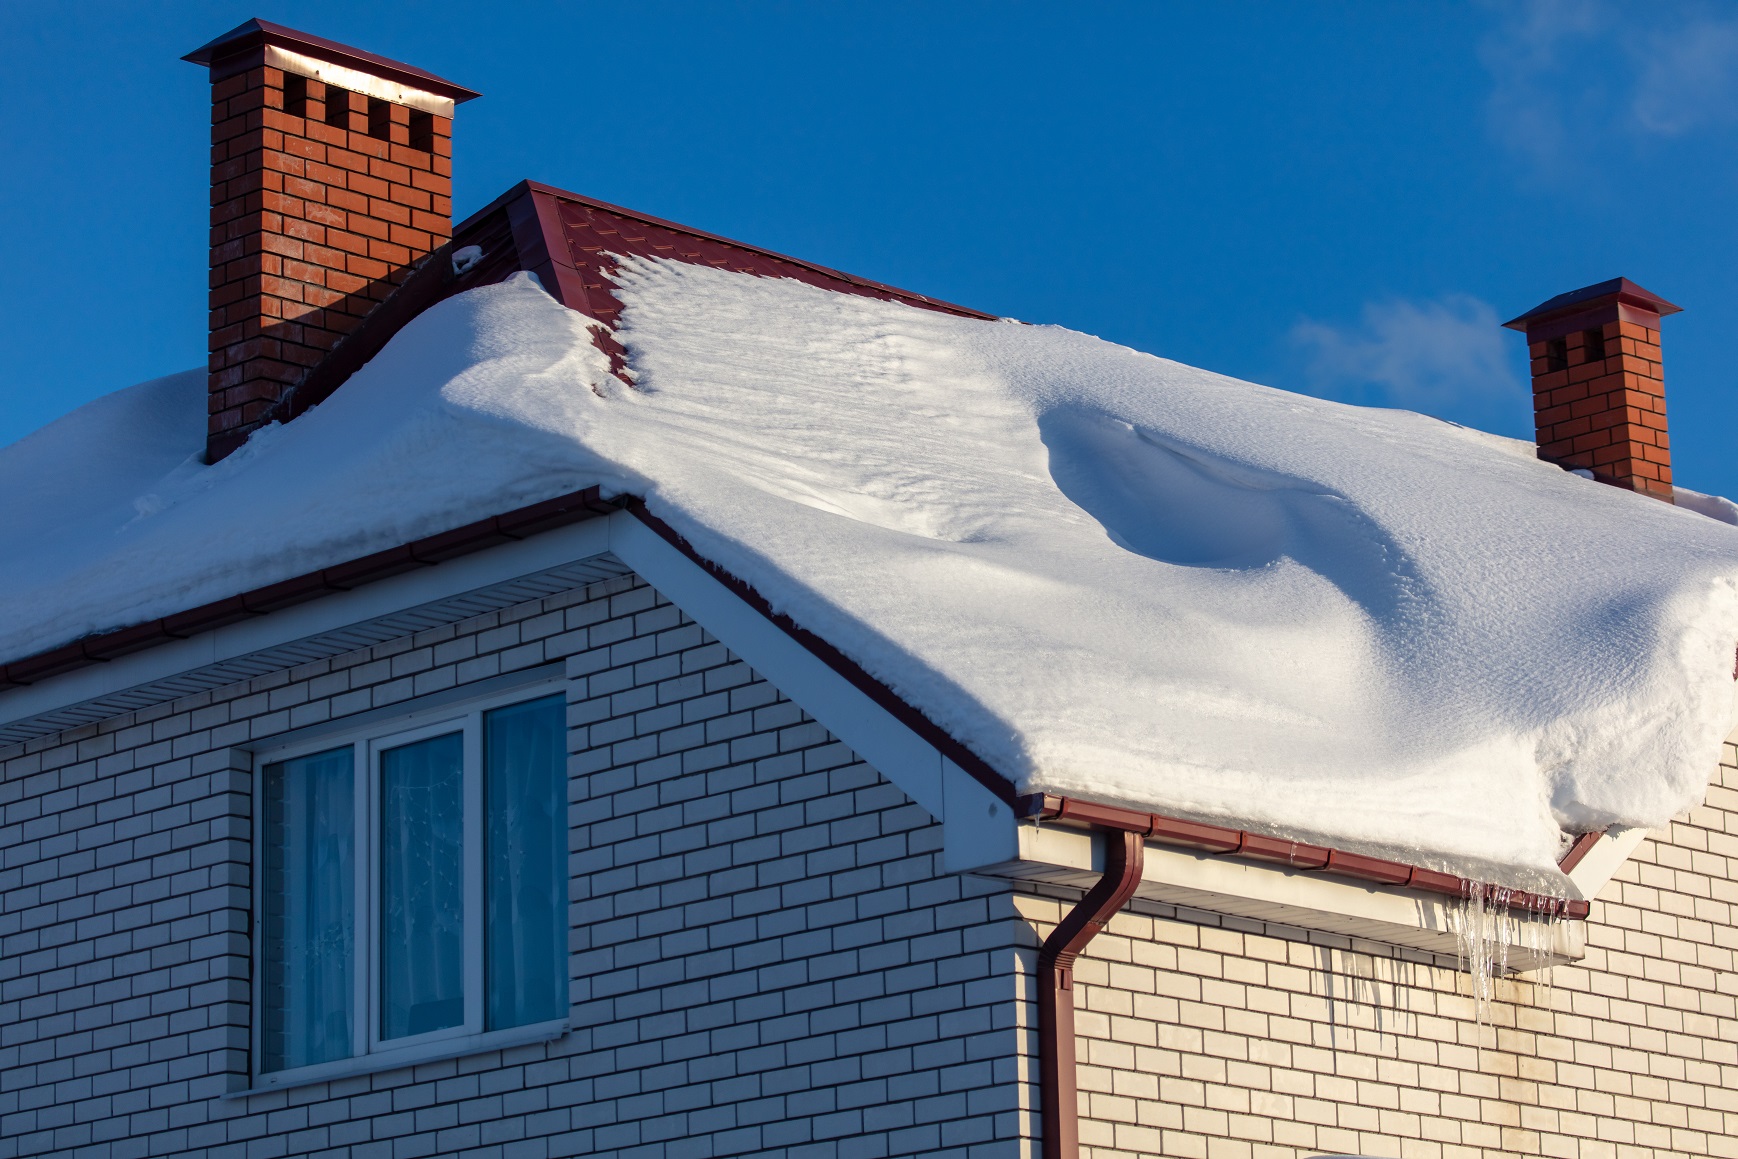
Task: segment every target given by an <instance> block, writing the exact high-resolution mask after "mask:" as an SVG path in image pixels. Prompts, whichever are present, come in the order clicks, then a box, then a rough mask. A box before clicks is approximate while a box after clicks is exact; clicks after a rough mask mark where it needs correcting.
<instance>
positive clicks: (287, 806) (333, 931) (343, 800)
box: [260, 747, 356, 1071]
mask: <svg viewBox="0 0 1738 1159" xmlns="http://www.w3.org/2000/svg"><path fill="white" fill-rule="evenodd" d="M354 777H355V761H354V758H353V755H352V752H351V749H350V748H349V747H345V748H341V749H333V750H331V751H329V752H324V753H317V754H315V755H313V756H308V757H298V758H296V759H295V760H290V761H283V762H281V763H279V764H272V765H267V766H266V767H265V777H264V779H265V784H264V803H265V817H264V822H265V823H264V837H265V859H264V861H265V864H264V874H265V880H264V881H263V882H261V883H260V884H261V900H262V902H263V905H262V910H263V912H262V914H261V919H262V920H261V929H260V936H261V938H262V939H263V941H264V952H263V953H262V954H261V958H262V977H261V982H262V991H263V996H264V1003H263V1009H262V1011H261V1027H260V1029H261V1054H262V1058H261V1060H260V1061H261V1066H260V1069H261V1070H263V1071H275V1070H286V1069H288V1068H290V1067H298V1066H308V1065H311V1064H313V1063H317V1062H329V1061H331V1060H332V1059H335V1058H347V1057H349V1055H350V1052H351V1045H352V1044H351V1034H350V1031H351V1009H350V1008H351V1003H352V1000H353V996H354V990H353V988H352V986H351V973H350V971H351V962H352V960H353V957H354V950H355V924H356V923H355V899H356V890H355V878H354V873H355V846H356V842H355V824H356V821H355V818H356V798H355V791H354Z"/></svg>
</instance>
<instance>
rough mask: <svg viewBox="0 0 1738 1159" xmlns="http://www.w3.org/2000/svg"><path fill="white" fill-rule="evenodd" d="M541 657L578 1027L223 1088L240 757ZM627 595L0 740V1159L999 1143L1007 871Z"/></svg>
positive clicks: (1007, 972)
mask: <svg viewBox="0 0 1738 1159" xmlns="http://www.w3.org/2000/svg"><path fill="white" fill-rule="evenodd" d="M557 660H565V662H566V668H567V673H568V677H569V683H568V688H569V704H570V716H571V721H570V723H571V726H572V731H571V738H572V751H573V757H572V759H571V768H570V773H571V776H570V788H571V792H572V806H571V820H572V829H571V832H572V851H573V852H572V858H571V867H572V871H573V874H574V876H573V882H572V887H573V894H572V897H573V907H572V913H573V919H574V928H573V934H572V948H573V955H572V959H571V960H572V964H573V969H574V977H575V982H574V1006H573V1024H574V1030H573V1032H572V1033H570V1034H569V1035H567V1036H566V1037H564V1038H562V1039H559V1040H557V1041H555V1042H552V1043H546V1044H537V1045H533V1046H525V1047H518V1048H513V1049H510V1050H505V1051H497V1052H493V1053H490V1054H484V1055H477V1056H472V1057H468V1058H463V1059H458V1060H453V1061H448V1062H439V1063H430V1064H425V1065H422V1066H419V1067H416V1068H413V1069H402V1070H398V1071H387V1072H381V1073H377V1074H373V1075H365V1076H360V1077H355V1078H348V1079H342V1080H335V1081H330V1082H325V1083H320V1084H315V1085H311V1086H307V1087H300V1088H294V1089H290V1090H284V1091H276V1092H271V1093H267V1094H260V1095H251V1096H245V1097H239V1098H224V1097H222V1096H223V1095H224V1092H226V1091H227V1090H230V1089H232V1088H233V1087H235V1086H238V1085H240V1083H241V1079H242V1076H245V1074H246V1071H247V1057H246V1049H247V1043H248V1035H247V1026H248V1018H249V1010H248V985H247V979H248V977H249V947H248V937H247V930H248V913H249V909H250V905H249V897H248V878H249V862H250V851H249V833H250V828H249V826H250V821H249V817H250V783H251V775H250V774H249V773H248V772H247V771H246V770H247V761H246V760H245V759H239V757H245V754H239V756H238V754H236V752H235V750H233V749H232V748H231V747H230V746H232V745H237V744H244V743H251V742H256V741H259V740H261V739H265V738H270V737H272V736H274V735H277V734H281V733H283V732H285V731H286V730H290V729H295V728H299V727H302V726H305V725H309V724H315V723H319V722H322V721H326V720H331V719H336V718H341V717H343V716H346V715H349V714H352V713H356V712H360V711H365V710H372V709H377V708H381V707H383V706H390V705H395V704H400V703H404V702H407V701H410V700H412V699H413V698H415V697H418V696H422V695H425V694H428V693H432V692H438V691H442V690H445V689H450V688H455V687H458V686H462V685H464V684H466V683H469V682H472V681H477V680H482V679H486V678H489V677H493V676H496V675H498V674H500V673H503V672H507V671H511V670H514V669H523V668H528V667H533V666H537V665H542V664H546V663H549V662H551V661H557ZM939 848H940V829H939V827H938V826H937V825H936V824H934V823H933V822H932V821H931V820H930V819H929V817H928V816H927V815H926V814H924V813H923V812H922V811H921V810H919V809H918V808H917V807H916V806H914V805H912V804H911V803H910V802H909V801H907V800H906V799H905V798H904V797H903V796H902V795H901V794H900V793H899V792H898V791H897V790H896V789H894V788H893V787H892V786H891V785H890V784H889V783H888V782H887V781H885V780H884V779H883V778H881V777H880V776H879V775H878V774H877V773H876V772H875V771H874V770H873V769H871V768H869V767H868V766H866V765H864V764H863V763H862V762H861V761H859V760H857V759H856V757H855V756H854V755H853V754H852V753H851V752H849V751H848V750H846V749H845V748H844V747H843V746H841V745H840V744H838V743H837V742H836V741H834V740H833V739H832V738H831V737H830V736H829V735H828V734H827V733H826V732H825V731H824V730H822V729H821V728H820V727H819V726H817V725H816V724H815V723H814V722H813V721H811V720H809V719H808V718H806V717H805V716H804V715H803V714H802V713H801V712H800V711H799V710H798V709H797V708H796V707H795V706H794V705H793V704H792V703H791V702H790V701H788V700H786V699H785V698H784V697H782V696H781V695H780V694H779V693H778V692H777V691H776V690H774V689H773V688H771V687H770V686H769V685H767V684H766V683H765V682H764V681H762V680H760V679H759V678H758V677H757V676H756V674H755V673H754V672H753V671H751V670H750V669H749V668H748V667H747V666H746V665H744V664H742V663H741V662H740V661H738V660H736V659H735V658H734V657H732V656H731V655H730V654H728V653H727V652H726V651H725V650H724V649H723V648H722V647H721V646H720V645H718V644H717V643H716V642H715V641H713V640H712V639H711V638H710V637H708V636H707V635H706V634H705V633H703V632H702V631H701V630H700V629H699V628H698V627H697V626H696V625H694V624H693V623H692V622H691V621H689V620H687V619H686V617H684V616H683V615H682V614H681V613H680V612H679V611H678V610H677V609H675V608H674V607H672V606H671V605H670V604H669V603H668V602H666V601H664V600H663V599H661V598H660V597H659V596H658V595H657V594H656V593H655V592H654V591H652V590H651V589H650V588H648V587H646V586H645V585H643V584H641V583H639V582H638V581H636V580H633V579H631V578H630V579H624V580H617V581H610V582H608V583H604V584H598V585H595V586H594V587H592V588H591V589H588V590H587V591H584V592H576V593H569V594H567V595H563V596H556V597H551V598H549V599H546V600H542V601H537V602H534V603H531V604H526V605H522V606H520V607H516V608H511V609H507V610H504V611H501V612H496V613H491V614H489V615H486V616H481V617H478V618H477V619H475V620H471V621H467V622H464V623H461V624H456V625H451V626H448V627H444V628H439V629H434V630H431V631H429V632H426V633H423V634H420V635H418V636H415V637H409V638H406V639H403V640H399V641H394V642H391V643H388V644H383V645H380V646H378V647H375V648H371V649H368V650H366V651H363V652H358V653H354V654H351V655H347V656H341V657H337V658H334V659H332V660H327V661H322V662H319V663H316V664H311V665H308V666H306V667H305V668H301V669H297V670H294V671H291V672H287V673H279V674H275V675H272V676H267V677H261V678H259V679H257V680H254V681H251V682H248V683H246V684H241V685H236V686H233V687H230V688H225V689H220V690H217V691H215V692H210V693H202V694H200V695H197V696H193V697H189V698H188V699H186V700H183V701H180V702H177V703H174V704H168V705H162V706H159V707H156V708H152V709H149V710H144V711H141V712H139V713H136V714H133V715H130V716H126V717H119V718H116V719H113V720H110V721H107V722H104V723H103V724H101V725H95V726H90V727H87V728H83V729H80V730H77V731H76V732H69V733H63V734H60V735H59V736H57V737H50V738H44V739H43V740H41V741H36V742H32V743H31V744H29V745H28V746H25V747H22V748H13V749H4V750H0V1156H36V1155H51V1154H52V1155H79V1156H104V1157H108V1156H113V1157H120V1156H146V1155H197V1156H210V1157H213V1159H215V1157H218V1156H223V1157H234V1159H241V1157H244V1156H245V1157H250V1159H251V1157H254V1156H299V1155H309V1156H314V1155H318V1156H333V1157H336V1156H348V1157H354V1159H405V1157H411V1156H423V1155H464V1156H479V1157H481V1156H500V1157H507V1156H513V1157H521V1156H535V1157H543V1156H565V1155H610V1156H624V1157H625V1156H636V1157H638V1156H646V1157H651V1156H658V1157H663V1156H669V1157H676V1156H713V1155H769V1156H793V1157H794V1156H798V1155H801V1156H835V1155H836V1156H865V1157H868V1156H894V1155H937V1154H944V1155H961V1156H964V1155H972V1156H980V1155H981V1156H989V1155H995V1156H1006V1155H1015V1154H1020V1153H1022V1152H1024V1151H1025V1150H1026V1147H1025V1144H1024V1143H1022V1141H1021V1140H1022V1137H1023V1133H1025V1132H1026V1131H1027V1127H1028V1123H1027V1119H1026V1118H1025V1116H1024V1115H1023V1114H1022V1112H1021V1110H1020V1108H1021V1106H1022V1105H1023V1103H1024V1102H1025V1101H1026V1100H1027V1099H1028V1098H1029V1096H1028V1094H1027V1088H1026V1087H1025V1086H1024V1085H1023V1084H1022V1083H1021V1082H1020V1081H1018V1080H1019V1076H1020V1075H1021V1074H1022V1073H1024V1069H1023V1067H1024V1064H1023V1063H1022V1062H1021V1057H1022V1056H1021V1052H1022V1051H1023V1050H1027V1049H1029V1047H1030V1038H1029V1034H1026V1033H1025V1032H1023V1031H1021V1030H1020V1029H1019V1027H1018V1026H1017V1025H1016V1023H1017V1022H1019V1021H1021V1019H1022V1018H1023V1017H1024V1007H1023V1005H1022V1004H1021V1003H1020V1002H1019V1001H1018V1000H1017V995H1018V994H1019V992H1020V986H1021V979H1020V975H1019V971H1020V968H1021V966H1020V961H1019V958H1018V954H1017V952H1016V951H1015V949H1014V947H1015V946H1016V945H1018V944H1021V943H1022V942H1023V941H1029V940H1030V931H1029V929H1028V928H1027V927H1026V925H1025V923H1023V922H1022V921H1020V919H1019V918H1018V915H1017V914H1016V913H1015V910H1014V908H1013V902H1012V897H1011V893H1010V890H1009V889H1008V887H1007V886H1005V885H1002V884H999V883H994V882H990V881H987V880H985V879H980V878H970V877H961V876H958V875H950V874H945V873H942V872H941V871H940V867H939V860H940V858H939Z"/></svg>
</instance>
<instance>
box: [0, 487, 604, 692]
mask: <svg viewBox="0 0 1738 1159" xmlns="http://www.w3.org/2000/svg"><path fill="white" fill-rule="evenodd" d="M605 523H606V521H605V520H603V519H591V520H587V521H586V522H583V523H576V524H572V525H570V526H567V527H559V528H555V529H553V530H550V531H546V532H543V533H541V534H539V535H534V536H532V537H530V538H528V539H523V540H519V541H517V542H511V543H503V544H499V545H497V546H495V547H492V548H489V549H488V550H486V551H479V552H476V553H474V554H471V555H465V556H460V557H458V558H456V559H450V560H447V561H445V562H443V563H440V564H437V565H435V566H434V567H428V568H420V569H418V570H416V571H412V572H405V573H404V574H402V575H397V576H391V577H389V578H386V579H382V580H377V581H375V582H374V583H371V584H367V585H365V586H363V587H359V588H356V589H354V590H352V591H347V592H333V593H332V594H330V595H327V596H323V597H321V598H320V599H317V600H310V601H309V602H307V603H305V604H298V605H296V606H294V607H290V608H284V609H282V610H280V611H276V612H272V613H270V614H268V615H263V616H256V617H253V618H250V619H247V620H242V621H240V622H239V623H235V624H229V625H226V626H224V627H221V628H214V629H212V630H210V631H207V632H201V633H199V634H198V635H196V636H190V637H188V638H187V639H185V640H173V641H169V642H166V643H163V644H159V645H157V646H156V647H154V648H148V649H145V650H143V651H140V652H135V653H133V654H131V655H128V656H122V657H119V658H117V659H114V660H110V661H108V662H106V663H103V664H96V665H92V666H90V667H88V668H79V669H75V670H74V671H72V672H68V673H65V674H64V675H61V676H55V677H50V678H49V679H47V680H42V681H39V682H37V683H35V684H32V685H30V686H29V687H27V688H18V689H11V690H8V691H6V692H0V724H8V723H11V722H12V721H16V720H22V719H24V718H26V717H30V716H35V715H37V714H38V713H43V712H51V711H53V710H55V709H58V708H64V707H66V706H67V705H71V704H78V703H81V702H83V701H86V700H93V699H95V698H97V697H99V696H106V695H108V694H110V693H113V692H119V691H121V690H123V689H127V688H134V687H137V686H138V685H141V684H147V683H150V682H151V681H153V680H162V679H165V678H167V677H170V676H175V675H177V674H179V673H182V672H188V671H191V670H193V669H196V668H202V667H204V666H205V665H208V664H215V663H219V662H221V661H224V660H230V659H234V658H236V657H239V656H246V655H248V654H250V653H253V652H259V651H262V650H264V649H266V648H273V647H277V646H278V645H280V644H288V643H291V642H293V641H296V640H303V639H306V638H308V637H309V636H315V635H318V634H319V633H321V632H329V631H334V630H336V629H339V628H344V627H348V626H349V625H352V624H358V623H362V622H363V621H366V620H371V619H374V618H376V617H378V616H384V615H390V614H391V613H393V612H398V611H402V610H404V609H406V608H413V607H416V606H417V605H419V604H425V603H430V602H432V601H434V600H439V599H445V598H447V597H449V596H456V595H461V594H463V593H465V592H469V591H475V590H477V589H478V588H484V587H488V586H489V585H490V584H495V583H502V582H504V581H507V580H512V579H517V578H519V577H520V576H525V575H531V574H533V573H535V572H539V571H544V570H546V569H548V568H552V567H559V566H561V565H562V564H565V563H572V562H574V561H576V560H582V559H587V558H590V557H592V556H597V555H602V554H604V553H605V552H607V551H608V550H609V532H608V529H607V528H606V526H605Z"/></svg>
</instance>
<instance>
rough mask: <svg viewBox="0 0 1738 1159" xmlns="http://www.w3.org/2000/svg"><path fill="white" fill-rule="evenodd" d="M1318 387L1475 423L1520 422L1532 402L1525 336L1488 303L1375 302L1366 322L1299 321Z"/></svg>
mask: <svg viewBox="0 0 1738 1159" xmlns="http://www.w3.org/2000/svg"><path fill="white" fill-rule="evenodd" d="M1291 337H1292V341H1293V343H1294V344H1296V345H1297V346H1298V347H1299V348H1300V349H1301V351H1302V352H1303V355H1304V358H1305V369H1306V372H1307V374H1308V376H1309V380H1310V383H1311V385H1312V387H1314V389H1315V390H1316V391H1317V392H1319V393H1322V394H1325V395H1328V396H1330V397H1335V398H1342V399H1345V400H1346V401H1349V402H1362V403H1373V404H1377V405H1382V406H1397V407H1405V408H1406V409H1408V410H1418V411H1423V412H1425V413H1426V414H1433V415H1437V416H1438V417H1441V418H1450V419H1454V420H1456V421H1459V422H1465V423H1467V424H1468V425H1472V426H1484V427H1486V428H1487V429H1491V428H1495V427H1506V428H1513V427H1514V425H1515V420H1516V417H1517V415H1519V414H1522V413H1524V411H1525V410H1528V409H1530V406H1531V404H1530V401H1529V399H1530V394H1529V391H1528V388H1527V386H1526V385H1525V384H1524V383H1523V381H1522V378H1521V374H1520V372H1519V370H1518V369H1517V363H1518V362H1519V360H1520V357H1521V346H1520V339H1519V338H1518V337H1517V336H1515V335H1512V334H1510V333H1509V332H1508V331H1506V330H1504V329H1502V325H1501V321H1500V319H1499V318H1498V317H1497V312H1496V311H1495V310H1493V309H1492V308H1491V306H1490V304H1489V303H1488V302H1484V301H1481V300H1479V299H1478V298H1474V297H1472V296H1470V295H1467V294H1448V295H1444V296H1443V297H1441V298H1438V299H1436V300H1435V301H1430V302H1410V301H1405V300H1391V301H1386V302H1371V303H1369V304H1367V305H1366V306H1365V307H1364V309H1363V315H1362V318H1361V321H1360V324H1359V325H1356V326H1344V327H1342V326H1333V325H1329V324H1327V323H1324V322H1318V321H1314V320H1309V321H1304V322H1300V323H1298V324H1297V325H1296V326H1295V327H1293V328H1292V333H1291Z"/></svg>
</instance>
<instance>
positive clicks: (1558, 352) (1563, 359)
mask: <svg viewBox="0 0 1738 1159" xmlns="http://www.w3.org/2000/svg"><path fill="white" fill-rule="evenodd" d="M1568 369H1569V339H1567V338H1553V339H1551V341H1549V342H1547V343H1545V373H1546V374H1552V373H1554V372H1556V371H1559V370H1568Z"/></svg>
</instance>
